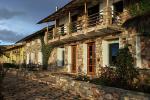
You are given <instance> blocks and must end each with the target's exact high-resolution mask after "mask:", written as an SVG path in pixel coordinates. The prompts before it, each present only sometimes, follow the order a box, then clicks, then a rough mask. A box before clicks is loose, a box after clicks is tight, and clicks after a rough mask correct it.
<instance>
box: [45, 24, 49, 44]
mask: <svg viewBox="0 0 150 100" xmlns="http://www.w3.org/2000/svg"><path fill="white" fill-rule="evenodd" d="M48 31H49V29H48V23H47V28H46V32H45V36H44V40H45V41H44V42H45V44H47V43H48V33H49V32H48Z"/></svg>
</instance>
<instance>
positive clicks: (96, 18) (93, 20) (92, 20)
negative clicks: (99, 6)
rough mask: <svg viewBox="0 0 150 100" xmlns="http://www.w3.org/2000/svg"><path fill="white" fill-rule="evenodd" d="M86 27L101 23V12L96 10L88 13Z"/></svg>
mask: <svg viewBox="0 0 150 100" xmlns="http://www.w3.org/2000/svg"><path fill="white" fill-rule="evenodd" d="M87 20H88V23H87V24H88V27H94V26H96V25H99V24H102V23H103V21H104V20H103V12H98V13H95V14H92V15H89V16H88V18H87Z"/></svg>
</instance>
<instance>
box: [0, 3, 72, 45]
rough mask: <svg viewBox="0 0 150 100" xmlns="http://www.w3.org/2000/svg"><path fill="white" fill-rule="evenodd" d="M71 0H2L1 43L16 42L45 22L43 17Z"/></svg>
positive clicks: (41, 26) (0, 14)
mask: <svg viewBox="0 0 150 100" xmlns="http://www.w3.org/2000/svg"><path fill="white" fill-rule="evenodd" d="M69 1H70V0H0V45H9V44H14V43H15V42H16V41H18V40H20V39H22V38H23V37H25V36H28V35H30V34H32V33H34V32H36V31H38V30H40V29H41V28H43V27H45V26H46V25H45V24H41V25H39V24H36V23H37V22H39V21H40V20H41V19H43V18H45V17H47V16H48V15H50V14H51V13H53V12H54V11H55V9H56V6H58V8H61V7H62V6H64V5H65V4H66V3H68V2H69Z"/></svg>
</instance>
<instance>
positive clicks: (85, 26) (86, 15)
mask: <svg viewBox="0 0 150 100" xmlns="http://www.w3.org/2000/svg"><path fill="white" fill-rule="evenodd" d="M84 13H85V14H84V16H83V23H84V24H83V28H84V29H85V30H86V29H87V26H88V25H87V24H88V11H87V0H85V2H84Z"/></svg>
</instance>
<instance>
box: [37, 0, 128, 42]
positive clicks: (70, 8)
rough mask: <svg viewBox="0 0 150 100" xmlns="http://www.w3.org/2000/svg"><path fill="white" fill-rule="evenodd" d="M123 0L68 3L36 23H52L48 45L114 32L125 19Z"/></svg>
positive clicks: (86, 0)
mask: <svg viewBox="0 0 150 100" xmlns="http://www.w3.org/2000/svg"><path fill="white" fill-rule="evenodd" d="M125 8H126V5H125V3H124V2H123V0H72V1H71V2H69V3H68V4H67V5H65V6H64V7H63V8H60V9H59V10H57V11H56V12H54V13H53V14H51V15H50V16H48V17H47V18H45V19H43V20H41V21H40V22H39V23H46V22H51V21H55V27H54V29H53V32H51V33H52V34H53V39H51V40H49V43H50V44H52V43H54V44H56V43H68V42H71V41H77V40H82V39H87V38H91V37H95V36H100V35H102V34H106V33H107V34H111V33H118V32H120V31H121V30H122V28H121V25H122V23H123V22H124V21H125V20H126V19H127V17H128V16H127V11H126V9H125Z"/></svg>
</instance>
